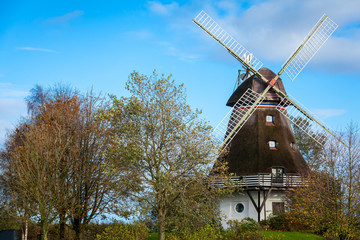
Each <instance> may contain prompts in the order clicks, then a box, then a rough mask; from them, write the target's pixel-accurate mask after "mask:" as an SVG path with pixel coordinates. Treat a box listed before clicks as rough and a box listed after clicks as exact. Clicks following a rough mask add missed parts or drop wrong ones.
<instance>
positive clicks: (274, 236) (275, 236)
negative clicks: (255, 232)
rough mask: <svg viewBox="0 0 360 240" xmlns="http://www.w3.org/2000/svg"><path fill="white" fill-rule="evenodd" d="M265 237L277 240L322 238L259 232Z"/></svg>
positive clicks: (296, 233) (287, 233)
mask: <svg viewBox="0 0 360 240" xmlns="http://www.w3.org/2000/svg"><path fill="white" fill-rule="evenodd" d="M259 232H260V233H261V234H262V235H264V236H265V237H268V238H270V239H279V240H302V239H304V240H317V239H323V237H322V236H319V235H315V234H311V233H302V232H275V231H259Z"/></svg>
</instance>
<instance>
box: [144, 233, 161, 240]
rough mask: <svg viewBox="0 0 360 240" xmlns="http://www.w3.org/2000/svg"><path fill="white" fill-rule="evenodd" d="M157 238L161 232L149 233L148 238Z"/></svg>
mask: <svg viewBox="0 0 360 240" xmlns="http://www.w3.org/2000/svg"><path fill="white" fill-rule="evenodd" d="M157 239H159V234H158V233H157V232H155V233H149V236H148V238H147V239H146V240H157Z"/></svg>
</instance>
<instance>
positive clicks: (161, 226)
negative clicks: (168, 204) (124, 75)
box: [158, 209, 165, 240]
mask: <svg viewBox="0 0 360 240" xmlns="http://www.w3.org/2000/svg"><path fill="white" fill-rule="evenodd" d="M158 224H159V240H165V213H164V210H163V209H159V211H158Z"/></svg>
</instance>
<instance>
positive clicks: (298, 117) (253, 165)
mask: <svg viewBox="0 0 360 240" xmlns="http://www.w3.org/2000/svg"><path fill="white" fill-rule="evenodd" d="M193 21H194V23H196V24H197V25H198V26H199V27H200V28H201V29H203V30H204V31H205V32H206V33H208V34H209V35H210V36H211V37H212V38H214V39H215V40H216V41H217V42H219V43H220V45H222V46H223V47H224V48H225V49H226V50H227V51H228V52H229V53H230V54H231V55H232V56H233V57H235V59H236V60H238V61H239V62H240V63H241V64H242V65H243V67H244V68H245V69H246V76H247V79H246V80H245V81H244V82H242V83H241V85H240V86H238V88H237V89H236V90H235V91H234V93H233V94H232V95H231V97H230V99H229V100H228V102H227V106H230V107H232V109H231V110H230V111H229V113H228V114H227V115H226V116H225V117H224V119H223V120H222V121H221V122H220V123H219V124H218V126H217V127H216V128H215V129H214V131H213V137H214V139H215V141H218V144H219V147H218V151H217V156H218V158H219V159H220V160H222V161H226V162H227V163H228V167H229V170H228V171H229V172H230V173H233V174H235V177H232V180H233V182H234V183H235V184H236V185H237V186H238V187H239V189H241V190H243V191H241V193H242V194H238V195H236V194H235V195H233V196H231V197H230V196H229V197H224V198H223V199H222V201H220V203H219V208H220V210H221V213H222V215H223V217H224V218H223V226H224V227H227V225H226V221H228V220H233V219H238V220H241V219H243V218H245V217H251V218H253V219H256V220H258V221H260V220H262V219H266V218H267V217H268V216H269V215H270V214H272V215H277V214H279V213H281V212H283V211H284V210H285V199H284V196H285V191H286V190H288V189H291V188H296V187H299V186H301V185H302V184H304V183H303V180H302V179H303V176H305V175H306V174H307V173H308V172H309V168H308V166H307V165H306V162H305V160H304V159H303V157H302V156H301V154H300V152H299V149H298V146H297V144H296V140H295V136H294V133H293V130H292V127H291V124H290V123H292V124H293V125H294V126H296V127H297V128H298V129H300V130H302V131H303V132H304V133H306V134H307V135H308V136H309V137H310V138H312V139H313V140H314V141H315V142H317V143H318V144H319V145H321V146H322V147H326V146H328V145H333V144H337V145H340V146H342V147H344V148H348V146H347V144H345V143H344V142H343V141H342V140H341V139H340V138H339V137H338V136H337V134H336V133H335V132H334V131H332V130H330V129H329V128H328V127H326V126H325V125H324V124H323V123H322V122H321V121H320V120H318V119H317V118H316V117H315V116H314V115H313V114H311V113H310V112H309V111H308V110H306V109H305V108H304V107H302V106H301V105H300V104H299V103H297V102H296V101H295V100H293V99H292V98H290V97H289V95H288V94H287V93H286V91H285V88H284V86H283V83H282V80H281V78H280V75H281V74H282V73H284V72H285V73H286V74H287V75H288V77H289V78H290V79H291V80H294V79H295V78H296V76H298V74H299V73H300V72H301V71H302V69H303V68H304V67H305V66H306V65H307V64H308V62H309V61H310V60H311V58H312V57H313V56H314V55H315V54H316V52H317V51H318V50H319V49H320V48H321V46H322V45H323V44H324V43H325V42H326V40H327V39H328V38H329V37H330V36H331V34H332V33H333V32H334V31H335V29H336V28H337V25H336V23H334V22H333V21H332V20H331V19H330V18H328V16H326V15H324V16H323V17H322V18H320V20H319V21H318V22H317V23H316V24H315V26H314V27H313V29H312V30H311V31H310V33H309V34H308V35H307V36H306V37H305V39H304V41H303V42H302V43H301V44H300V45H299V47H298V48H297V49H296V50H295V51H294V53H293V54H291V55H290V57H289V58H288V60H286V61H285V63H284V65H283V66H282V68H281V69H280V71H279V72H278V74H275V73H273V72H272V71H271V70H269V69H267V68H261V69H259V68H260V67H261V66H262V63H261V62H260V61H259V60H258V59H257V58H256V57H255V56H254V55H253V54H252V53H251V52H249V51H248V50H247V49H245V48H244V47H243V46H242V45H241V44H239V43H238V42H237V41H236V40H235V39H234V38H233V37H231V36H230V35H229V34H228V33H227V32H226V31H225V30H223V29H222V28H221V27H220V26H219V25H218V24H217V23H216V22H215V21H214V20H213V19H212V18H211V17H210V16H209V15H208V14H207V13H205V12H204V11H201V12H200V13H199V14H198V15H197V16H196V17H195V18H194V19H193ZM258 69H259V70H258ZM225 150H226V151H225ZM216 184H217V185H218V187H221V186H224V183H223V182H222V180H221V179H220V180H219V181H218V182H217V183H216Z"/></svg>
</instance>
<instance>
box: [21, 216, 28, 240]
mask: <svg viewBox="0 0 360 240" xmlns="http://www.w3.org/2000/svg"><path fill="white" fill-rule="evenodd" d="M28 228H29V223H28V220H25V222H24V223H23V225H22V231H21V239H22V240H27V239H28Z"/></svg>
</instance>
